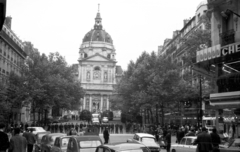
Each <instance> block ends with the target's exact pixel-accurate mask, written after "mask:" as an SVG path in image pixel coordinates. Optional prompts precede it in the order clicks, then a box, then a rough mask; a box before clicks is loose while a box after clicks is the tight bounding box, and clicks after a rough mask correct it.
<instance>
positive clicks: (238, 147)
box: [219, 138, 240, 152]
mask: <svg viewBox="0 0 240 152" xmlns="http://www.w3.org/2000/svg"><path fill="white" fill-rule="evenodd" d="M219 149H220V152H240V138H235V139H233V140H232V141H230V142H228V143H226V144H225V145H219Z"/></svg>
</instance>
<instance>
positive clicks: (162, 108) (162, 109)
mask: <svg viewBox="0 0 240 152" xmlns="http://www.w3.org/2000/svg"><path fill="white" fill-rule="evenodd" d="M161 112H162V125H163V126H164V107H163V102H162V105H161Z"/></svg>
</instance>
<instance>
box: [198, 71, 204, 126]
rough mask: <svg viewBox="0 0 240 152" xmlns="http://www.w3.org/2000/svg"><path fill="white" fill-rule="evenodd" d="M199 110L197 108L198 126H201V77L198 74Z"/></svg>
mask: <svg viewBox="0 0 240 152" xmlns="http://www.w3.org/2000/svg"><path fill="white" fill-rule="evenodd" d="M199 102H200V103H199V110H198V128H199V127H202V114H203V111H202V77H201V75H199Z"/></svg>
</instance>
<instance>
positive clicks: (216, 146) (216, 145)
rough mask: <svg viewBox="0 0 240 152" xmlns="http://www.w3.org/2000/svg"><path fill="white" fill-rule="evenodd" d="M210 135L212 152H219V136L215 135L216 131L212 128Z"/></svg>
mask: <svg viewBox="0 0 240 152" xmlns="http://www.w3.org/2000/svg"><path fill="white" fill-rule="evenodd" d="M210 135H211V138H212V146H213V151H212V152H220V150H219V144H220V143H221V139H220V136H219V135H218V134H217V129H216V128H213V130H212V133H211V134H210Z"/></svg>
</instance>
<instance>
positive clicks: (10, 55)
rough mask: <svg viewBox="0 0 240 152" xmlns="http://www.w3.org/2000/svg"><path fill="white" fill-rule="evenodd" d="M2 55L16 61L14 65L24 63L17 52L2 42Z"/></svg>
mask: <svg viewBox="0 0 240 152" xmlns="http://www.w3.org/2000/svg"><path fill="white" fill-rule="evenodd" d="M0 55H2V56H4V57H6V58H7V59H9V60H11V61H14V63H18V62H22V63H23V58H21V57H20V56H19V55H18V54H17V53H16V52H15V51H13V50H12V49H11V48H10V47H9V46H8V45H7V44H6V43H4V42H3V41H0Z"/></svg>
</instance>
